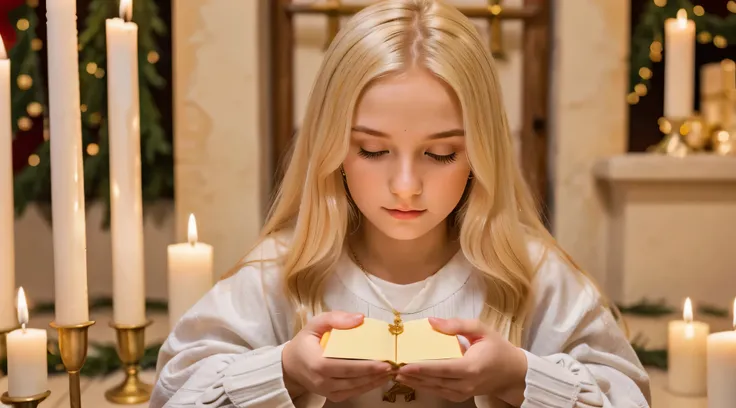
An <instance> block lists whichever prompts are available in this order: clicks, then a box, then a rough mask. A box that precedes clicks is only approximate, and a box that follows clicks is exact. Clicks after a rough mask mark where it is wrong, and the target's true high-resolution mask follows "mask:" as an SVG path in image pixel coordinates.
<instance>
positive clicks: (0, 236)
mask: <svg viewBox="0 0 736 408" xmlns="http://www.w3.org/2000/svg"><path fill="white" fill-rule="evenodd" d="M10 107H11V100H10V60H9V59H8V54H7V53H6V52H5V46H4V45H3V39H2V38H0V331H5V330H8V329H11V328H13V327H15V326H16V321H15V305H13V297H14V296H13V288H14V287H15V249H14V244H13V241H14V238H13V230H14V223H15V211H14V209H13V150H12V149H13V127H12V126H11V123H12V122H11V120H12V119H11V112H10Z"/></svg>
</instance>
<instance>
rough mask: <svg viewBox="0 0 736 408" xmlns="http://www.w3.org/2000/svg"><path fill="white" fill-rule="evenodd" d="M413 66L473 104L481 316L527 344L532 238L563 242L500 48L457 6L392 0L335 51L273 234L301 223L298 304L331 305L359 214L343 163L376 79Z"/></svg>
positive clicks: (470, 227) (290, 291)
mask: <svg viewBox="0 0 736 408" xmlns="http://www.w3.org/2000/svg"><path fill="white" fill-rule="evenodd" d="M413 66H421V67H423V68H425V69H427V70H429V71H431V72H432V73H434V74H435V75H436V76H437V77H438V78H439V79H441V80H442V81H444V82H446V83H447V84H448V85H449V86H450V87H451V88H452V89H453V90H454V91H455V93H456V95H457V98H458V100H459V101H460V104H461V106H462V112H463V120H464V125H465V133H466V144H467V156H468V159H469V161H470V165H471V168H472V172H473V175H474V177H473V179H472V181H471V183H470V184H469V186H468V191H466V195H465V197H466V198H465V200H464V202H463V203H462V206H461V208H460V210H459V211H458V213H457V223H456V225H458V229H459V236H460V244H461V247H462V251H463V253H464V254H465V256H466V258H467V259H468V260H469V261H470V263H471V264H472V265H473V266H474V267H475V268H477V269H478V271H480V272H482V274H483V276H484V278H485V281H486V283H487V285H486V286H487V288H488V293H487V296H486V307H485V308H484V311H483V314H482V316H481V318H482V319H483V320H484V321H485V322H486V323H487V324H489V325H490V326H491V327H493V328H495V329H496V330H499V331H504V332H508V338H509V340H510V341H511V342H512V343H514V344H516V345H520V343H521V342H522V333H521V328H522V326H523V323H524V320H525V318H526V317H527V312H528V309H529V306H530V298H531V287H532V285H531V282H532V279H533V275H534V273H535V270H536V266H535V265H534V264H533V262H532V260H531V259H530V254H529V247H528V242H529V239H530V238H532V239H535V240H537V241H540V242H541V244H542V245H543V247H545V248H552V249H557V250H559V248H558V246H557V244H556V242H555V240H554V239H553V238H552V237H551V235H550V234H549V233H548V231H547V230H546V229H545V227H544V225H543V223H542V222H541V220H540V217H539V211H538V209H537V206H536V203H535V201H534V199H533V197H532V195H531V193H530V191H529V188H528V186H527V184H526V182H525V181H524V179H523V177H522V175H521V171H520V169H519V167H518V165H517V163H516V160H515V155H514V151H513V148H512V141H511V137H510V133H509V125H508V121H507V119H506V114H505V111H504V108H503V101H502V98H501V89H500V84H499V82H500V81H499V78H498V73H497V71H496V68H495V64H494V61H493V58H492V57H491V55H490V53H489V52H488V51H487V50H486V49H485V45H484V42H483V40H482V39H481V37H480V36H479V35H478V32H477V30H476V29H475V27H474V26H473V25H472V23H471V22H470V21H469V20H468V19H467V18H466V17H465V16H464V15H463V14H461V13H460V12H459V11H458V10H456V9H455V8H453V7H451V6H448V5H446V4H443V3H441V2H439V1H434V0H387V1H381V2H378V3H375V4H373V5H371V6H369V7H367V8H365V9H363V10H362V11H360V12H359V13H357V14H356V15H355V16H353V18H352V19H350V20H349V21H348V22H347V24H346V25H345V26H344V27H343V28H342V30H341V31H340V32H339V34H338V35H337V37H336V38H335V40H334V41H333V42H332V44H331V46H330V48H329V49H328V51H327V53H326V55H325V57H324V61H323V63H322V67H321V69H320V71H319V74H318V76H317V79H316V82H315V84H314V88H313V89H312V93H311V95H310V98H309V102H308V105H307V110H306V114H305V117H304V121H303V124H302V127H301V129H300V130H299V132H298V135H297V137H296V140H295V145H294V146H293V152H292V157H291V160H290V162H289V163H288V168H287V169H286V172H285V175H284V178H283V181H282V183H281V185H280V187H279V189H278V191H277V194H276V197H275V201H274V204H273V206H272V207H271V210H270V212H269V215H268V218H267V221H266V223H265V226H264V228H263V230H262V235H261V237H262V239H265V238H267V237H270V236H273V235H274V234H276V233H277V232H279V231H282V230H287V229H288V230H292V239H291V242H290V244H289V245H288V251H286V253H285V254H284V256H283V258H282V259H280V260H279V263H280V266H281V270H282V271H283V279H284V287H285V289H286V292H287V295H288V297H289V299H290V300H291V301H292V302H293V304H294V306H295V309H298V308H299V307H304V306H306V308H307V310H309V311H311V312H312V313H318V312H319V311H321V310H324V304H323V294H324V287H325V282H326V281H327V278H328V277H329V275H330V274H331V273H332V272H333V271H334V268H335V265H336V264H337V262H338V259H339V258H340V256H341V253H342V251H343V244H344V242H345V238H346V235H347V233H348V231H352V230H354V229H355V228H356V222H357V220H356V217H355V214H354V211H353V210H351V205H350V202H349V197H348V194H347V191H346V188H345V186H344V184H343V180H342V176H341V173H340V170H339V169H340V165H341V164H342V161H343V159H344V158H345V156H346V155H347V153H348V146H349V137H350V127H351V124H352V118H353V112H354V110H355V107H356V104H357V101H358V100H359V97H360V95H361V92H362V91H363V89H365V87H366V85H368V84H369V83H371V82H372V81H376V80H378V79H380V78H382V77H385V76H388V75H392V74H396V73H399V72H402V71H405V70H407V69H409V68H411V67H413ZM558 252H559V253H560V254H564V252H563V251H562V250H559V251H558ZM563 258H565V259H566V260H567V261H568V262H570V261H569V257H567V256H563ZM241 266H242V264H241V265H238V267H236V269H239V267H241ZM295 320H296V321H297V325H298V326H299V325H300V323H301V322H302V320H301V319H298V318H297V319H295ZM298 328H299V327H297V329H298Z"/></svg>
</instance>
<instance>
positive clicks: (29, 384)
mask: <svg viewBox="0 0 736 408" xmlns="http://www.w3.org/2000/svg"><path fill="white" fill-rule="evenodd" d="M18 322H19V323H20V324H21V328H20V329H17V330H13V331H12V332H10V333H8V340H7V346H8V395H9V396H11V397H30V396H33V395H38V394H41V393H44V392H46V391H47V390H48V369H47V365H46V330H43V329H27V328H26V324H27V323H28V305H27V303H26V297H25V294H24V293H23V288H20V289H19V290H18Z"/></svg>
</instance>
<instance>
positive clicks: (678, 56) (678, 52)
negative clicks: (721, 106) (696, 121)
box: [664, 9, 695, 119]
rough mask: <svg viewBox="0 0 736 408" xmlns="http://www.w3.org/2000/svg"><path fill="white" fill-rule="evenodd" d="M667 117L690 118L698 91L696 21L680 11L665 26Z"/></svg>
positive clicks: (683, 11)
mask: <svg viewBox="0 0 736 408" xmlns="http://www.w3.org/2000/svg"><path fill="white" fill-rule="evenodd" d="M664 36H665V43H664V46H665V60H664V75H665V77H664V98H665V99H664V116H665V117H667V118H672V119H687V118H688V117H690V116H691V115H692V113H693V95H694V92H695V22H694V21H692V20H689V19H688V18H687V12H686V11H685V10H684V9H680V10H679V11H678V12H677V18H668V19H667V20H666V21H665V23H664Z"/></svg>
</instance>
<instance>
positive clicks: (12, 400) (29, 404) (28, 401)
mask: <svg viewBox="0 0 736 408" xmlns="http://www.w3.org/2000/svg"><path fill="white" fill-rule="evenodd" d="M49 395H51V391H46V392H44V393H42V394H38V395H34V396H31V397H11V396H9V395H8V393H7V392H6V393H5V394H3V395H2V397H0V402H2V403H3V404H4V405H8V406H11V407H13V408H36V407H37V406H38V404H40V403H41V402H43V400H45V399H46V398H48V397H49Z"/></svg>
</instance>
